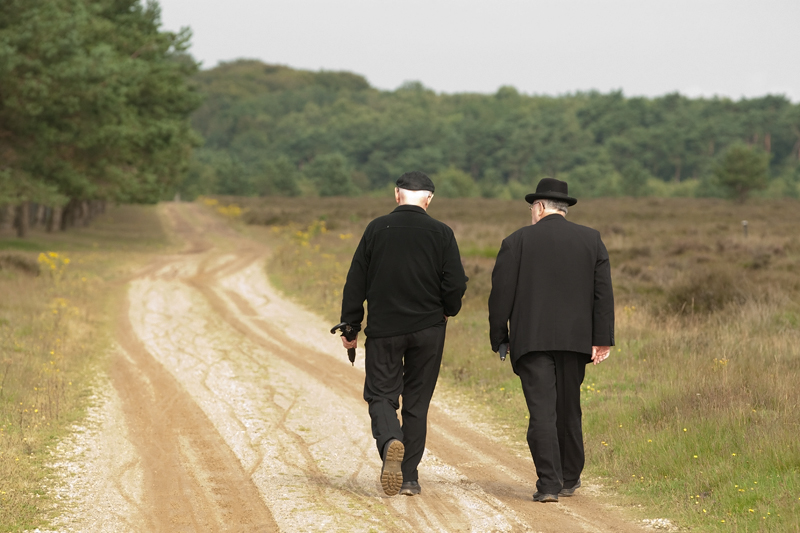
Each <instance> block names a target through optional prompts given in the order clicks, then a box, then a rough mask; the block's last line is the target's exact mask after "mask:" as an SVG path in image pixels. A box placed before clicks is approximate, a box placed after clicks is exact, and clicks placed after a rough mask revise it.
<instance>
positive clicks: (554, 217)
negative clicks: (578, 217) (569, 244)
mask: <svg viewBox="0 0 800 533" xmlns="http://www.w3.org/2000/svg"><path fill="white" fill-rule="evenodd" d="M559 218H560V219H563V220H567V217H564V216H561V215H559V214H557V213H553V214H552V215H547V216H546V217H544V218H540V219H539V222H537V224H541V223H542V222H547V221H548V220H556V219H559Z"/></svg>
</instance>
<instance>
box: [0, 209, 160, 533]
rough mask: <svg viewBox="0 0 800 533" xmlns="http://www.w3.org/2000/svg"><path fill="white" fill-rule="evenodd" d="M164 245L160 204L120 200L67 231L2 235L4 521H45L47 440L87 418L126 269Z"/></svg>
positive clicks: (14, 526)
mask: <svg viewBox="0 0 800 533" xmlns="http://www.w3.org/2000/svg"><path fill="white" fill-rule="evenodd" d="M159 244H161V245H163V244H164V235H163V233H162V232H161V226H160V224H159V221H158V218H157V216H155V213H154V208H152V207H151V208H146V207H120V208H113V209H110V210H109V213H108V215H106V216H104V217H101V218H100V219H99V220H97V221H96V223H95V224H94V225H93V226H92V227H89V228H79V229H75V230H73V231H70V232H68V233H57V234H46V233H40V232H33V234H32V236H31V238H30V239H28V240H24V241H21V240H18V239H15V238H13V237H10V236H0V295H2V297H0V480H2V482H0V530H2V531H22V530H26V529H33V528H34V527H40V526H42V525H44V524H46V521H47V513H48V508H49V507H50V500H49V496H48V492H47V480H46V478H47V475H48V471H47V468H46V466H45V465H46V462H47V459H48V458H49V451H48V447H49V446H51V445H53V444H54V443H55V442H57V440H58V439H59V438H60V437H61V436H62V435H64V434H65V433H66V432H67V431H68V430H69V427H70V425H71V424H72V423H74V422H75V421H77V420H79V419H80V417H81V415H82V413H83V409H84V408H85V406H86V402H87V399H88V396H89V394H90V390H91V386H92V383H93V377H94V376H95V375H96V373H97V371H98V370H99V369H100V368H102V365H103V364H104V362H105V359H104V355H105V354H106V353H107V350H106V349H107V347H108V343H109V339H110V336H109V335H108V331H109V330H108V328H109V324H108V322H107V318H106V317H107V316H108V315H109V313H108V310H109V305H110V303H111V301H112V299H113V298H114V297H115V296H117V295H118V294H119V292H120V291H121V289H122V288H123V285H122V284H121V283H120V279H121V277H122V276H124V274H125V273H126V272H127V271H128V270H129V269H130V268H131V267H132V265H134V264H135V263H136V261H140V260H141V257H142V255H141V252H143V251H148V250H151V249H153V248H156V247H158V245H159Z"/></svg>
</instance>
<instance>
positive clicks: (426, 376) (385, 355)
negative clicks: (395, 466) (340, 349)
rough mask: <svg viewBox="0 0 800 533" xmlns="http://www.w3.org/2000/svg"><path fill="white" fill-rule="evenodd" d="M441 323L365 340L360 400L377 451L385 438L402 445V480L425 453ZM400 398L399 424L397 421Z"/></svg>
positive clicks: (414, 471) (441, 341)
mask: <svg viewBox="0 0 800 533" xmlns="http://www.w3.org/2000/svg"><path fill="white" fill-rule="evenodd" d="M444 334H445V325H444V324H441V325H438V326H433V327H430V328H426V329H423V330H421V331H415V332H414V333H408V334H405V335H398V336H396V337H380V338H371V337H368V338H367V342H366V346H365V347H366V360H365V366H366V374H367V375H366V378H365V379H364V400H366V401H367V403H369V416H370V418H371V419H372V436H373V437H375V444H376V445H377V446H378V453H380V454H383V448H384V446H386V443H388V442H389V441H390V440H391V439H397V440H399V441H402V443H403V446H405V449H406V451H405V456H404V457H403V466H402V470H403V481H417V479H418V477H419V474H418V473H417V466H419V462H420V461H421V460H422V454H423V452H424V451H425V437H426V435H427V432H428V407H429V406H430V403H431V397H433V390H434V388H436V380H437V379H438V378H439V366H440V365H441V363H442V351H443V349H444ZM401 394H402V396H403V410H402V411H401V415H402V417H403V425H402V426H401V425H400V421H399V420H398V419H397V409H398V408H399V407H400V395H401Z"/></svg>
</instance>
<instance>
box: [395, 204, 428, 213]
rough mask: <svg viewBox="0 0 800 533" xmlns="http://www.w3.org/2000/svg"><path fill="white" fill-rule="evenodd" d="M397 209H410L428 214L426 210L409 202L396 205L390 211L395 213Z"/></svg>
mask: <svg viewBox="0 0 800 533" xmlns="http://www.w3.org/2000/svg"><path fill="white" fill-rule="evenodd" d="M398 211H412V212H414V213H421V214H423V215H427V214H428V212H427V211H425V210H424V209H422V208H421V207H420V206H418V205H411V204H405V205H398V206H397V207H395V208H394V211H392V213H396V212H398Z"/></svg>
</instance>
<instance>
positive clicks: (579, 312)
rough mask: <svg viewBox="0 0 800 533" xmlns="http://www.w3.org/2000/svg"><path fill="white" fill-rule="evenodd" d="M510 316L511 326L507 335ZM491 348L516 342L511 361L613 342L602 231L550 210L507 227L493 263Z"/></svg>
mask: <svg viewBox="0 0 800 533" xmlns="http://www.w3.org/2000/svg"><path fill="white" fill-rule="evenodd" d="M509 322H510V324H511V330H510V335H509ZM489 337H490V340H491V343H492V350H494V351H497V350H498V347H499V346H500V344H501V343H503V342H509V340H510V344H511V355H510V356H511V363H512V365H515V363H516V361H517V360H519V358H520V356H522V355H524V354H526V353H528V352H533V351H556V350H558V351H571V352H579V353H583V354H587V362H588V361H589V360H590V356H591V353H592V346H613V345H614V294H613V291H612V288H611V269H610V265H609V262H608V252H607V251H606V247H605V245H604V244H603V241H602V240H601V239H600V233H599V232H598V231H596V230H594V229H592V228H587V227H585V226H580V225H578V224H574V223H572V222H570V221H568V220H567V219H565V218H564V217H562V216H560V215H549V216H546V217H544V218H543V219H541V220H540V221H539V222H538V223H536V224H535V225H532V226H527V227H524V228H522V229H520V230H517V231H515V232H514V233H512V234H511V235H509V236H508V237H507V238H506V239H505V240H504V241H503V244H502V246H501V247H500V252H499V253H498V254H497V262H496V263H495V266H494V270H493V271H492V292H491V295H490V296H489Z"/></svg>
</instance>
